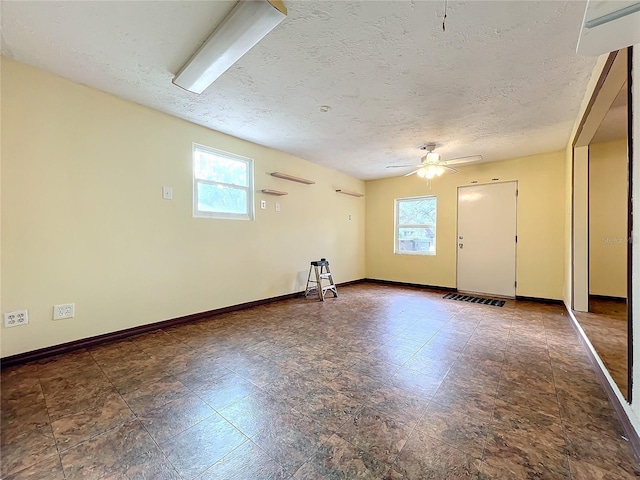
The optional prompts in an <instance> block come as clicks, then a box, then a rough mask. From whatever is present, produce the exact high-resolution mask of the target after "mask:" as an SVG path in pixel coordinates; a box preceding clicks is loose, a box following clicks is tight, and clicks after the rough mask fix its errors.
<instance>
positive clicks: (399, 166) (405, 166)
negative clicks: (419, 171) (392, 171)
mask: <svg viewBox="0 0 640 480" xmlns="http://www.w3.org/2000/svg"><path fill="white" fill-rule="evenodd" d="M416 166H417V165H387V168H409V167H416Z"/></svg>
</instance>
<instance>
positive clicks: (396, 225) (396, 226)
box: [393, 195, 438, 257]
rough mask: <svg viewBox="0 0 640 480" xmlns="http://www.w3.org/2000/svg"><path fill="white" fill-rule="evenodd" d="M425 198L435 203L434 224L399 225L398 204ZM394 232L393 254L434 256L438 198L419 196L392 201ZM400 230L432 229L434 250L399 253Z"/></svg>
mask: <svg viewBox="0 0 640 480" xmlns="http://www.w3.org/2000/svg"><path fill="white" fill-rule="evenodd" d="M427 198H432V199H433V201H434V202H435V210H436V214H435V216H436V221H435V223H425V224H418V223H415V224H401V223H400V218H399V217H400V203H402V202H405V201H411V200H424V199H427ZM393 216H394V222H393V223H394V230H393V235H394V241H393V253H394V254H395V255H428V256H432V257H433V256H435V255H436V253H437V245H438V243H437V241H436V239H437V234H438V228H437V224H438V197H437V195H420V196H417V197H404V198H396V199H394V213H393ZM401 228H433V240H434V250H433V252H431V251H428V250H427V251H415V252H411V251H400V235H399V232H400V229H401Z"/></svg>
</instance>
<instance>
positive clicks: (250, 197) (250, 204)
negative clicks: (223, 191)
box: [191, 143, 255, 220]
mask: <svg viewBox="0 0 640 480" xmlns="http://www.w3.org/2000/svg"><path fill="white" fill-rule="evenodd" d="M198 152H205V153H208V154H211V155H216V156H218V157H222V158H225V159H227V160H232V161H235V162H241V163H244V164H245V169H246V175H247V185H236V184H234V183H227V182H218V181H215V180H205V179H201V178H196V153H198ZM191 169H192V175H191V176H192V178H193V216H194V217H195V218H217V219H227V220H254V219H255V207H254V191H253V180H254V178H253V177H254V169H253V159H252V158H248V157H243V156H241V155H236V154H234V153H230V152H225V151H223V150H218V149H216V148H211V147H208V146H206V145H201V144H198V143H192V147H191ZM201 184H202V185H216V186H223V187H226V188H232V189H234V190H241V191H245V192H246V195H247V205H246V213H228V212H209V211H204V210H200V209H199V208H198V186H199V185H201Z"/></svg>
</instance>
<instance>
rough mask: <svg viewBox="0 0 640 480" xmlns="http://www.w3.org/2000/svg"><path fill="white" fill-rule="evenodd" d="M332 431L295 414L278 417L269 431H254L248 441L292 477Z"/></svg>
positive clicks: (266, 429)
mask: <svg viewBox="0 0 640 480" xmlns="http://www.w3.org/2000/svg"><path fill="white" fill-rule="evenodd" d="M332 433H333V432H332V431H331V430H330V429H328V428H327V427H324V426H322V425H320V424H319V423H317V422H315V421H313V420H312V419H310V418H309V417H307V416H306V415H302V414H300V413H297V412H295V411H293V412H290V413H288V414H285V415H281V416H280V417H279V418H278V421H276V422H274V423H273V424H272V425H270V426H269V428H264V429H263V430H261V431H260V432H258V433H257V434H256V435H255V436H254V437H252V439H251V440H252V441H253V442H255V443H256V444H257V445H258V446H259V447H260V448H261V449H262V450H263V451H264V452H266V454H267V455H268V456H269V457H271V458H273V459H274V460H275V461H276V462H278V463H279V464H280V465H282V466H283V468H284V469H285V471H286V472H287V473H289V474H293V473H295V472H296V470H298V468H300V466H301V465H302V464H303V463H304V462H305V461H306V460H307V459H308V458H309V457H310V456H311V455H312V454H313V453H314V452H315V451H316V450H317V449H318V447H320V445H322V444H323V443H324V442H326V441H327V440H328V439H329V437H330V436H331V434H332Z"/></svg>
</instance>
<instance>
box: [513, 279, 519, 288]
mask: <svg viewBox="0 0 640 480" xmlns="http://www.w3.org/2000/svg"><path fill="white" fill-rule="evenodd" d="M513 286H514V287H515V288H518V281H517V280H516V281H515V282H513Z"/></svg>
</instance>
